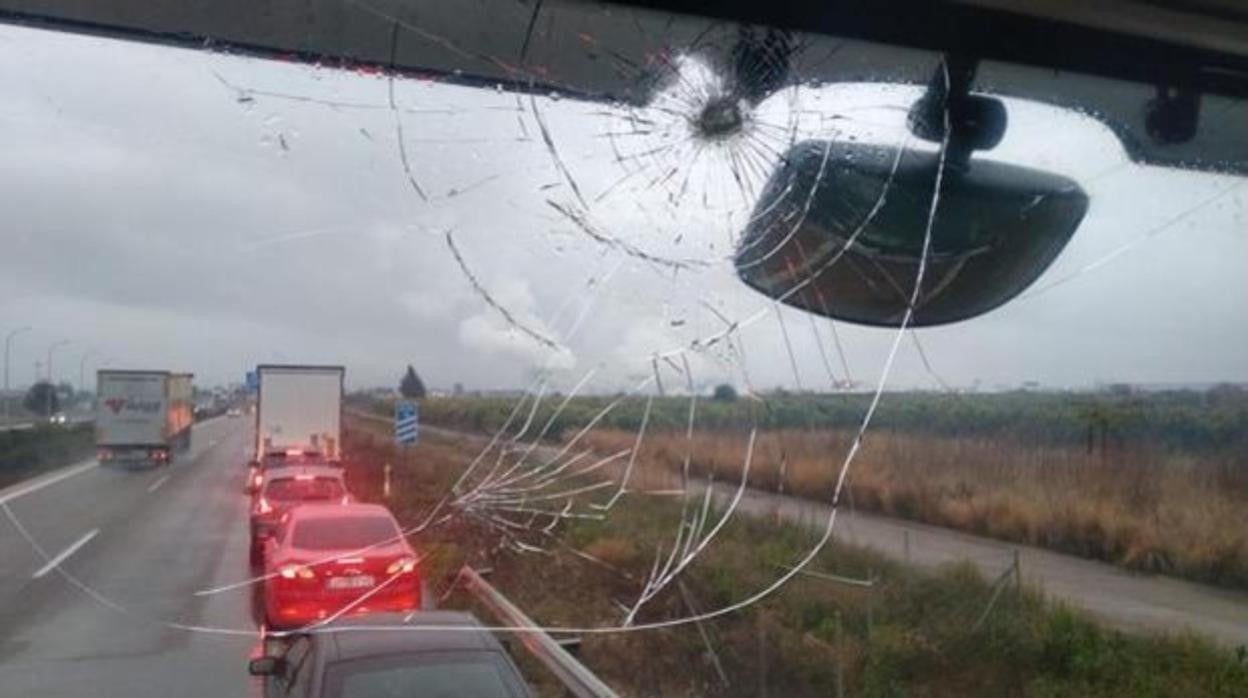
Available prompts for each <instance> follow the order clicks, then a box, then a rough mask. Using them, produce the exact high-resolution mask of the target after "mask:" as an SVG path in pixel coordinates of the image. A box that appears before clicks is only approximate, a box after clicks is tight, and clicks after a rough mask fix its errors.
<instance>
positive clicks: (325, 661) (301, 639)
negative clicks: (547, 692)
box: [248, 611, 532, 698]
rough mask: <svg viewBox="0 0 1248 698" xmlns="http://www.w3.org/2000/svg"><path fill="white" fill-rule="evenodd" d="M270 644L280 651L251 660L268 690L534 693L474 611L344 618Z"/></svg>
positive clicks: (475, 695) (371, 695) (332, 694)
mask: <svg viewBox="0 0 1248 698" xmlns="http://www.w3.org/2000/svg"><path fill="white" fill-rule="evenodd" d="M430 626H434V627H430ZM399 628H406V629H399ZM269 644H270V645H272V647H271V649H270V652H272V654H271V655H269V656H263V657H258V658H256V659H253V660H251V663H250V665H249V667H248V670H249V671H250V672H251V674H252V675H255V676H262V677H263V678H264V695H266V696H308V697H312V696H315V697H317V698H337V697H339V696H341V697H343V698H346V697H348V696H349V697H350V698H399V697H400V696H402V697H404V698H406V697H408V696H440V697H441V696H446V697H447V698H456V697H458V696H463V697H465V698H467V697H472V698H495V697H500V698H501V697H516V698H520V697H526V696H530V695H532V693H531V692H530V690H529V687H528V685H527V684H526V683H525V681H524V678H523V677H522V676H521V675H520V671H519V670H518V669H517V668H516V665H515V664H514V663H513V662H512V661H511V657H510V656H508V654H507V651H506V650H505V649H504V648H503V646H502V645H501V644H500V643H499V642H498V640H497V639H495V638H494V636H493V635H492V634H490V632H489V631H487V630H485V629H484V628H482V627H481V624H480V623H478V622H477V620H476V618H474V617H472V616H471V615H469V614H467V613H460V612H451V611H422V612H420V613H415V614H401V613H383V614H376V615H371V616H364V617H354V618H342V619H338V620H335V621H334V622H332V623H329V624H326V625H325V626H323V627H322V628H318V629H317V630H316V631H315V632H311V633H306V634H299V635H295V636H293V637H290V638H285V639H283V640H280V641H270V642H269Z"/></svg>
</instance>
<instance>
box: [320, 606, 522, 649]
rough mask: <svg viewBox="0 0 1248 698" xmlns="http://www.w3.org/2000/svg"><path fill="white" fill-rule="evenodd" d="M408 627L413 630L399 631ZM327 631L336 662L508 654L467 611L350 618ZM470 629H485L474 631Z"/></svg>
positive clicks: (344, 619) (375, 614)
mask: <svg viewBox="0 0 1248 698" xmlns="http://www.w3.org/2000/svg"><path fill="white" fill-rule="evenodd" d="M409 618H410V620H408V619H409ZM424 626H437V627H432V628H431V627H424ZM405 627H406V628H410V629H409V630H399V629H398V628H405ZM325 628H326V629H330V630H331V632H329V633H325V635H326V636H327V637H328V638H330V640H329V644H332V646H333V654H334V656H333V658H332V660H333V661H339V660H344V659H356V658H361V657H371V656H377V655H385V654H399V653H411V652H433V651H439V652H444V651H461V652H462V651H474V650H475V651H497V652H504V653H505V651H504V650H503V647H502V645H501V644H499V642H498V640H497V639H496V638H495V637H494V635H493V634H492V633H490V632H489V631H487V630H485V629H484V626H482V625H481V623H480V622H478V621H477V619H476V618H475V617H474V616H473V615H472V614H471V613H465V612H463V611H419V612H416V613H374V614H369V615H366V616H354V617H352V616H346V617H343V618H339V619H337V620H335V621H334V622H332V623H329V624H327V625H326V626H325ZM353 628H354V629H353ZM390 628H394V629H393V630H391V629H390ZM460 628H462V630H461V629H460ZM468 628H481V630H480V631H479V632H472V631H470V630H468Z"/></svg>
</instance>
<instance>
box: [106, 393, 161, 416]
mask: <svg viewBox="0 0 1248 698" xmlns="http://www.w3.org/2000/svg"><path fill="white" fill-rule="evenodd" d="M104 404H105V405H108V409H110V410H112V411H113V414H120V413H121V411H122V410H123V409H127V410H129V411H131V412H148V413H152V414H154V413H156V412H159V411H160V401H159V400H129V399H127V398H124V397H110V398H108V399H107V400H105V401H104Z"/></svg>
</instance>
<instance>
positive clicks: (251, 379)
mask: <svg viewBox="0 0 1248 698" xmlns="http://www.w3.org/2000/svg"><path fill="white" fill-rule="evenodd" d="M259 389H260V374H259V373H256V372H255V371H248V372H247V392H250V393H254V392H256V391H257V390H259Z"/></svg>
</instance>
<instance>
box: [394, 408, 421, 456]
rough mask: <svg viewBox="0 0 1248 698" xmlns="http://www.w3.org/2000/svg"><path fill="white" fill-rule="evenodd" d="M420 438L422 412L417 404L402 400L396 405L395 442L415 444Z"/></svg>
mask: <svg viewBox="0 0 1248 698" xmlns="http://www.w3.org/2000/svg"><path fill="white" fill-rule="evenodd" d="M419 438H420V410H419V409H418V408H417V406H416V403H414V402H408V401H406V400H400V401H399V402H396V403H395V404H394V442H395V443H396V444H400V445H404V446H406V445H408V444H414V443H416V441H417V440H418V439H419Z"/></svg>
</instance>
